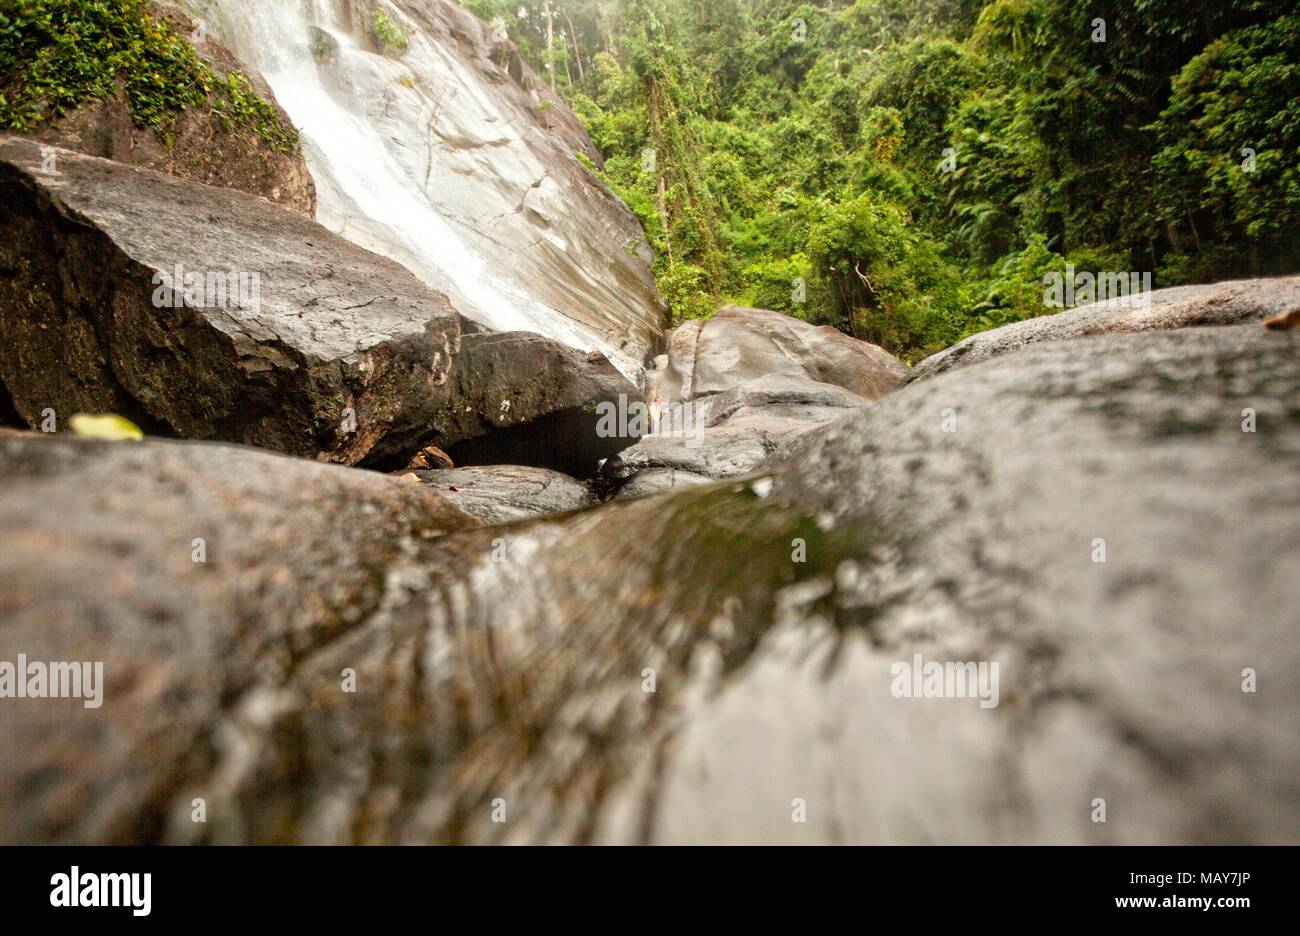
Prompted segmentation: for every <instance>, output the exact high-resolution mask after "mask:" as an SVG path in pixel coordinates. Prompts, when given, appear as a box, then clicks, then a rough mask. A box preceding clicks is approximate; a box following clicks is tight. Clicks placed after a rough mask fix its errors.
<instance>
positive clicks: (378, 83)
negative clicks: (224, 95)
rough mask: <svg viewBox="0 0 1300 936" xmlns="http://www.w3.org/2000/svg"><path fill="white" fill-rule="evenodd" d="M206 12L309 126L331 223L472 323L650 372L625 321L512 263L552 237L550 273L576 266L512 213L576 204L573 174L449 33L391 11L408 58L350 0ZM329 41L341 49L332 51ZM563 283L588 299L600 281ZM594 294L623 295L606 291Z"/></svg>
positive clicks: (558, 240) (214, 3) (231, 2)
mask: <svg viewBox="0 0 1300 936" xmlns="http://www.w3.org/2000/svg"><path fill="white" fill-rule="evenodd" d="M192 6H193V7H195V9H196V14H197V15H202V16H205V17H211V20H210V26H211V27H212V28H213V29H214V30H215V31H216V32H217V33H218V34H219V35H220V37H221V39H222V40H223V41H224V42H225V43H226V44H227V45H228V46H229V47H230V48H231V49H232V50H233V51H234V52H235V54H236V55H237V56H238V57H239V58H240V60H241V61H243V62H245V63H246V64H248V65H249V66H251V67H255V68H256V69H257V70H258V71H260V72H261V73H262V76H263V77H264V78H265V79H266V81H267V83H268V84H269V85H270V86H271V89H272V90H273V91H274V93H275V95H276V98H277V99H278V100H279V103H280V105H281V106H282V107H283V108H284V109H285V111H286V112H287V113H288V114H289V117H290V119H291V120H292V121H293V123H294V125H295V126H296V127H298V129H299V130H300V132H301V135H302V143H303V150H304V154H305V156H306V160H307V165H308V168H309V170H310V172H311V174H312V177H313V179H314V181H315V183H316V189H317V199H318V207H317V220H318V221H319V222H320V223H321V224H322V225H324V226H325V227H327V228H329V229H330V230H332V231H334V232H336V233H338V234H340V235H342V236H343V237H345V238H347V239H349V240H351V241H353V242H354V243H356V244H358V245H360V246H362V247H365V248H366V249H368V250H371V251H373V252H375V253H379V254H382V255H385V256H388V257H391V258H392V259H394V260H396V261H397V262H399V263H401V264H402V265H403V266H405V267H407V268H408V269H409V270H411V271H412V272H413V273H414V274H415V275H416V276H418V277H419V278H420V279H422V280H423V281H424V282H426V283H428V284H429V285H430V286H431V287H433V288H435V289H437V290H439V291H441V292H444V293H445V294H446V295H447V296H448V298H449V299H450V300H451V302H452V303H453V305H454V306H456V308H457V309H458V310H459V311H460V312H461V313H462V314H463V315H465V316H466V317H467V318H469V319H472V320H474V321H477V322H479V323H481V324H483V325H485V326H488V327H489V328H492V329H496V330H501V331H513V330H522V331H532V332H538V333H541V334H543V335H546V336H548V337H550V338H552V339H554V340H556V341H558V342H561V343H563V344H565V345H568V346H570V347H573V348H577V349H579V350H582V351H590V350H597V351H599V352H601V353H603V354H605V356H606V357H607V358H609V359H610V361H611V362H612V363H614V365H615V366H616V367H618V368H619V369H620V370H621V371H623V373H624V374H625V375H627V376H628V377H629V378H630V379H632V380H633V381H634V382H636V381H637V380H638V378H639V375H640V365H641V361H640V359H639V358H637V357H636V355H635V354H629V353H625V352H624V350H623V346H624V345H627V344H628V342H627V341H626V340H624V341H623V342H622V343H621V344H620V343H617V336H618V334H619V333H618V331H617V329H620V328H623V327H624V326H623V324H622V322H621V321H619V320H617V319H615V320H614V322H613V325H614V327H613V328H610V327H606V328H599V329H598V328H593V327H590V325H589V324H588V323H584V322H582V321H576V320H575V318H574V317H572V309H569V308H565V309H563V311H562V310H561V308H557V306H561V305H563V303H557V302H555V301H554V296H555V294H556V292H557V288H556V286H555V285H553V284H548V289H550V292H549V293H547V292H546V291H545V290H539V289H538V288H536V286H537V284H536V280H538V279H541V278H543V277H545V276H546V274H542V276H532V274H531V272H530V271H529V270H527V269H525V270H522V271H521V269H520V268H519V267H520V264H505V263H502V262H501V259H502V256H503V251H509V252H511V253H513V252H515V251H516V250H517V249H519V248H523V247H532V246H533V244H534V243H535V242H541V241H544V240H547V239H549V241H550V243H548V244H543V245H542V249H549V250H551V251H552V253H551V254H550V255H548V257H547V258H544V259H545V260H546V263H545V265H544V266H543V267H541V268H542V269H544V270H545V269H548V268H549V269H552V270H559V272H560V273H561V274H564V273H565V272H567V267H566V263H565V257H564V255H565V252H566V251H567V249H568V243H567V242H566V239H565V236H564V233H563V232H562V231H557V230H550V229H549V228H550V227H551V225H548V224H545V223H543V224H540V225H536V224H535V225H534V226H532V227H529V228H527V229H523V228H522V227H521V224H522V222H520V221H518V219H516V218H515V217H514V215H518V214H520V213H521V209H522V208H523V207H525V205H528V204H531V203H530V202H529V199H539V198H540V199H544V198H551V199H553V200H554V199H559V198H563V197H564V193H563V191H560V189H561V188H562V184H561V183H556V182H554V181H553V180H551V179H550V178H549V173H548V170H547V166H546V165H545V164H544V163H543V162H542V161H541V160H540V159H539V158H538V157H537V155H536V153H535V152H534V150H533V149H532V148H530V147H529V146H528V145H526V144H525V142H524V141H523V139H522V138H523V136H525V135H526V134H527V133H530V132H534V131H535V129H536V128H535V127H533V126H531V125H528V126H524V125H523V124H522V123H521V121H520V119H519V114H518V113H514V112H512V111H511V108H510V106H509V105H508V102H504V103H503V102H502V101H501V100H498V99H497V98H498V97H499V95H494V94H493V89H492V88H491V86H490V85H488V84H486V82H485V81H484V79H483V77H482V76H481V75H479V74H478V73H477V72H475V71H472V70H470V69H468V68H467V67H466V64H465V62H464V61H463V60H461V59H458V58H457V57H456V55H455V54H454V52H453V51H452V50H449V49H448V48H446V47H445V46H446V43H440V42H437V41H433V40H432V39H431V38H430V37H429V36H427V35H426V34H425V33H424V32H423V31H422V30H420V29H419V28H417V27H416V26H415V25H414V24H412V23H410V21H409V20H406V19H404V17H403V14H402V13H401V12H400V11H399V10H397V9H396V8H394V7H385V9H386V10H388V11H389V12H390V13H391V16H392V17H393V19H394V20H395V21H398V22H401V23H405V24H406V25H407V27H408V29H407V31H408V34H409V44H408V47H407V49H406V51H405V52H404V53H403V54H402V55H401V57H400V58H393V57H389V56H385V55H381V54H378V53H376V52H373V51H370V50H369V49H367V48H365V47H364V46H365V43H364V40H363V39H359V38H358V37H357V36H356V35H355V34H354V29H355V25H356V24H354V23H350V22H347V21H345V19H344V17H345V15H346V13H347V12H350V10H349V8H350V6H351V4H349V3H346V0H343V2H336V0H207V2H206V3H197V2H196V3H193V4H192ZM326 36H327V37H328V38H329V40H332V41H333V42H332V43H329V42H328V40H325V37H326ZM322 41H325V42H326V43H327V44H329V45H332V44H333V43H337V49H333V50H330V51H329V52H328V53H324V52H323V46H322V45H321V43H322ZM314 46H315V48H314ZM521 127H522V129H519V128H521ZM552 190H554V191H552ZM501 224H508V225H514V227H512V228H511V227H508V228H507V229H506V230H505V231H504V233H503V235H502V236H501V237H500V238H498V239H497V241H496V242H495V243H493V244H491V245H489V246H491V247H493V248H494V249H495V256H494V255H493V254H492V252H490V251H485V250H484V249H482V248H483V247H484V245H485V243H486V242H487V241H489V240H492V239H493V238H494V237H497V234H496V231H495V229H496V227H497V226H498V225H501ZM525 236H527V237H528V241H527V242H526V243H525V242H523V238H524V237H525ZM555 257H560V258H561V260H560V261H559V262H557V261H556V260H555V259H554V258H555ZM528 262H529V263H533V264H534V265H535V264H536V261H534V260H529V261H528ZM521 263H522V261H521ZM600 272H603V271H600ZM521 273H522V275H521ZM530 276H532V279H533V280H534V282H532V283H530V282H529V278H530ZM548 278H549V277H548ZM575 279H576V277H575ZM563 288H565V289H568V290H570V292H573V293H574V294H581V289H583V288H586V284H578V286H577V287H574V286H571V285H569V284H564V287H563ZM588 292H590V290H589V289H588ZM539 294H540V296H543V297H547V298H550V299H551V300H552V301H550V302H548V301H546V299H545V298H539ZM575 304H576V303H575ZM588 304H594V305H596V306H597V307H598V308H600V307H601V306H602V304H603V305H604V306H608V305H610V303H609V302H608V301H607V300H606V299H605V297H601V302H598V303H590V302H589V303H588ZM619 311H620V312H621V313H622V314H623V315H624V318H627V319H632V318H634V317H635V316H634V315H631V314H629V313H628V312H626V311H625V310H619ZM601 312H602V313H603V308H601ZM580 317H581V316H579V318H580ZM630 333H631V330H630V328H629V329H628V330H627V332H626V334H630ZM624 337H626V335H624Z"/></svg>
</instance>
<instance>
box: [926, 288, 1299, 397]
mask: <svg viewBox="0 0 1300 936" xmlns="http://www.w3.org/2000/svg"><path fill="white" fill-rule="evenodd" d="M1296 308H1300V276H1289V277H1278V278H1273V279H1254V280H1235V281H1232V282H1227V283H1211V284H1207V285H1201V286H1175V287H1172V288H1170V289H1157V290H1154V291H1152V292H1151V293H1150V305H1149V306H1146V305H1135V304H1133V303H1132V301H1129V302H1127V303H1126V302H1125V301H1124V300H1117V299H1111V300H1108V301H1105V302H1094V303H1092V304H1090V305H1085V306H1079V307H1078V308H1075V309H1067V310H1065V311H1063V312H1057V313H1055V314H1053V315H1044V316H1041V317H1039V318H1032V319H1027V320H1025V321H1023V322H1014V323H1012V324H1010V325H1004V326H1002V327H1001V328H994V329H992V330H990V331H986V332H980V333H979V334H977V335H972V336H971V337H969V338H967V339H965V340H964V341H960V342H958V343H957V344H955V345H953V346H952V347H951V348H947V349H945V350H943V351H940V352H939V353H938V354H932V355H930V356H929V357H928V358H926V359H925V360H924V361H922V362H921V363H920V364H918V365H916V368H915V369H914V370H913V371H912V373H911V378H910V379H912V380H922V379H924V378H927V377H933V376H934V375H936V374H941V373H943V372H944V371H948V370H952V369H953V368H956V367H966V366H968V365H970V364H978V363H979V362H981V361H987V360H988V359H989V358H992V357H996V356H998V355H1000V354H1006V353H1008V352H1011V351H1017V350H1019V349H1020V348H1023V347H1025V346H1026V345H1031V344H1034V343H1036V342H1039V341H1059V340H1062V339H1065V338H1077V337H1079V336H1081V335H1102V334H1109V333H1111V332H1139V331H1161V330H1166V329H1173V328H1186V327H1189V326H1193V325H1236V324H1238V323H1243V322H1262V321H1264V320H1265V319H1267V318H1270V317H1271V316H1276V315H1279V314H1286V313H1287V312H1290V311H1292V310H1294V309H1296Z"/></svg>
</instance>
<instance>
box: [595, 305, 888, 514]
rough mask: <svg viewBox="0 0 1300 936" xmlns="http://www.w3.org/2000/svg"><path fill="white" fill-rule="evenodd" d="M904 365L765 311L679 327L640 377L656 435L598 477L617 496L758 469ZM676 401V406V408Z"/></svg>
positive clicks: (733, 309)
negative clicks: (612, 485) (655, 415)
mask: <svg viewBox="0 0 1300 936" xmlns="http://www.w3.org/2000/svg"><path fill="white" fill-rule="evenodd" d="M907 371H908V368H907V366H906V365H905V364H903V363H902V362H901V361H899V360H898V359H897V358H895V357H893V356H892V355H890V354H888V353H887V352H885V351H883V350H881V349H880V348H877V347H876V346H875V345H872V344H868V343H867V342H863V341H857V340H855V339H853V338H850V337H848V336H847V335H844V334H842V333H840V332H838V331H836V330H835V329H833V328H829V327H823V328H818V327H816V326H812V325H809V324H808V323H806V322H802V321H800V320H798V319H795V318H791V317H790V316H787V315H782V314H781V313H779V312H770V311H768V310H766V309H747V308H741V307H738V306H728V307H725V308H723V309H720V310H719V311H718V313H717V314H716V315H715V316H714V317H713V318H711V319H709V320H708V321H706V322H686V323H684V324H683V325H681V326H680V327H678V328H677V329H675V330H674V331H673V332H672V333H671V335H670V336H669V339H668V353H667V354H665V355H661V356H660V357H659V359H658V360H657V361H656V366H655V368H654V369H652V370H650V371H648V372H647V373H646V394H645V395H646V399H647V400H650V401H653V402H654V403H655V404H656V407H657V408H658V409H660V410H661V411H662V413H663V415H661V417H660V421H661V422H662V423H663V425H662V426H660V427H659V431H657V432H656V433H654V434H652V435H650V436H648V437H646V438H643V439H640V440H639V441H637V442H636V443H635V444H633V445H632V446H630V447H629V448H627V449H625V450H624V451H622V452H621V453H619V454H617V455H615V456H614V457H612V458H611V459H610V460H609V461H608V462H606V463H605V465H604V466H603V468H602V474H603V475H604V476H605V477H607V478H609V479H612V480H613V481H615V482H617V483H618V485H619V486H618V488H617V493H616V496H617V497H619V498H628V497H640V496H643V495H645V494H648V493H654V492H657V491H662V490H667V489H669V488H673V487H677V486H678V485H680V484H687V485H689V484H692V483H696V482H698V481H700V480H704V479H715V480H716V479H722V478H731V477H736V476H737V475H741V474H744V473H746V472H748V471H751V470H753V469H755V468H757V467H758V466H759V465H760V464H762V463H763V462H764V461H765V460H766V459H767V458H768V457H769V456H770V455H771V454H772V453H773V452H775V451H776V450H777V449H778V448H779V447H780V446H781V445H782V444H783V443H788V442H789V441H790V440H791V439H792V438H793V437H795V436H797V435H799V434H800V433H802V432H806V431H808V430H810V429H813V428H815V427H817V426H819V425H821V424H822V423H825V422H828V421H829V420H832V419H836V418H838V417H839V416H842V415H844V414H845V413H846V412H847V411H848V410H850V409H853V408H855V407H858V406H863V405H865V404H866V403H868V402H869V401H871V400H873V399H877V398H879V397H881V396H883V395H884V394H886V393H889V392H891V391H892V390H895V389H897V388H898V387H900V386H902V384H903V381H904V379H905V378H906V376H907ZM679 404H681V405H679Z"/></svg>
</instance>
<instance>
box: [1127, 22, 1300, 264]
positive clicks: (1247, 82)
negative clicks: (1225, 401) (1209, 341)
mask: <svg viewBox="0 0 1300 936" xmlns="http://www.w3.org/2000/svg"><path fill="white" fill-rule="evenodd" d="M1153 129H1154V131H1155V133H1156V134H1157V136H1158V138H1159V139H1160V141H1161V142H1162V143H1163V144H1164V146H1163V148H1162V149H1161V150H1160V152H1159V153H1158V154H1157V155H1156V158H1155V164H1156V171H1157V178H1158V184H1159V191H1160V193H1161V196H1162V198H1161V201H1162V203H1163V205H1164V206H1165V209H1166V211H1165V215H1164V218H1163V220H1165V221H1166V222H1168V223H1173V224H1179V223H1182V222H1183V221H1184V220H1186V222H1187V224H1188V226H1189V227H1190V228H1191V230H1190V232H1189V233H1190V234H1191V235H1192V238H1193V240H1194V241H1196V240H1199V239H1200V238H1201V236H1202V233H1201V232H1202V229H1208V231H1209V232H1211V233H1213V232H1218V231H1226V232H1230V233H1231V235H1232V238H1231V240H1232V243H1231V244H1225V245H1218V244H1215V245H1212V246H1215V247H1227V248H1228V249H1220V250H1217V251H1213V252H1207V251H1206V250H1205V245H1203V244H1202V249H1201V250H1199V251H1195V253H1199V254H1202V255H1204V256H1202V257H1201V261H1200V263H1197V262H1196V261H1195V260H1194V258H1193V257H1192V256H1189V255H1187V254H1179V255H1178V257H1177V258H1176V259H1171V261H1170V265H1169V266H1168V267H1167V269H1168V270H1169V271H1170V272H1172V273H1174V275H1175V277H1187V278H1199V277H1200V276H1204V275H1225V274H1231V272H1232V271H1233V270H1234V269H1240V268H1241V265H1242V264H1246V265H1249V263H1250V258H1251V251H1252V250H1256V251H1257V250H1260V249H1264V250H1267V251H1279V250H1281V249H1284V248H1285V247H1286V246H1287V243H1288V242H1290V243H1294V232H1295V230H1296V228H1297V226H1300V160H1298V159H1297V156H1298V155H1300V14H1295V13H1293V14H1291V15H1289V16H1283V17H1279V18H1278V19H1277V20H1275V21H1274V22H1272V23H1269V24H1268V25H1265V26H1254V27H1249V28H1246V29H1240V30H1236V31H1234V32H1231V33H1228V34H1227V35H1225V36H1222V37H1221V38H1219V39H1216V40H1214V41H1213V42H1211V43H1210V45H1209V46H1207V47H1206V48H1205V50H1204V51H1203V52H1201V53H1200V54H1199V55H1197V56H1196V57H1194V58H1193V59H1192V60H1191V61H1189V62H1188V63H1187V64H1186V65H1185V66H1184V67H1183V68H1182V70H1181V71H1180V72H1179V73H1178V75H1176V76H1175V78H1174V80H1173V93H1172V94H1171V95H1170V100H1169V105H1168V107H1166V108H1165V109H1164V111H1163V112H1162V113H1161V114H1160V118H1159V120H1158V121H1156V123H1155V125H1154V128H1153ZM1198 219H1199V222H1198ZM1188 246H1189V247H1194V244H1191V245H1188Z"/></svg>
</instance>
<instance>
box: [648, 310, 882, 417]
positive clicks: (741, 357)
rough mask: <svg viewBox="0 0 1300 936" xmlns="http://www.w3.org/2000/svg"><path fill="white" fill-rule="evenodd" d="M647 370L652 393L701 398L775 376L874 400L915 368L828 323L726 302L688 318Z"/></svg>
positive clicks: (673, 398) (664, 396) (665, 398)
mask: <svg viewBox="0 0 1300 936" xmlns="http://www.w3.org/2000/svg"><path fill="white" fill-rule="evenodd" d="M659 363H660V364H662V366H659V367H656V369H655V371H654V372H651V373H647V375H646V397H647V398H648V399H652V400H653V399H655V398H656V397H658V398H659V399H661V400H663V401H664V402H671V401H681V400H694V399H699V398H701V397H705V396H709V395H710V394H714V393H720V392H722V391H724V390H730V389H732V388H735V387H738V386H740V385H741V384H744V383H746V382H748V381H750V380H754V379H756V378H759V377H768V376H772V375H783V376H788V377H794V378H798V379H802V380H807V381H811V382H814V383H825V384H834V385H835V386H838V387H842V388H844V389H845V390H848V391H850V392H851V393H854V394H856V395H857V396H859V397H862V398H864V399H867V400H874V399H877V398H879V397H882V396H884V395H885V394H887V393H890V392H891V391H893V390H896V389H897V388H898V387H900V386H902V384H903V382H904V381H905V380H906V379H907V374H908V367H907V365H906V364H904V363H903V362H902V361H900V360H898V358H896V357H894V356H893V355H892V354H890V353H889V352H888V351H885V350H884V349H882V348H878V347H876V346H875V345H873V344H870V343H869V342H866V341H858V340H857V339H855V338H851V337H849V336H848V335H846V334H844V333H843V332H841V331H839V330H838V329H835V328H832V327H831V326H829V325H822V326H816V325H810V324H808V323H807V322H804V321H802V320H800V319H797V318H794V317H792V316H789V315H784V314H782V313H780V312H772V311H770V310H768V309H750V308H745V307H743V306H723V307H722V308H721V309H719V310H718V311H717V312H716V313H714V315H713V317H712V318H710V319H708V320H706V321H704V322H686V323H684V324H683V325H682V326H680V327H679V328H677V329H676V330H675V331H674V332H673V335H672V337H671V338H670V339H669V350H668V354H667V357H666V358H665V359H664V360H662V361H661V362H659Z"/></svg>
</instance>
